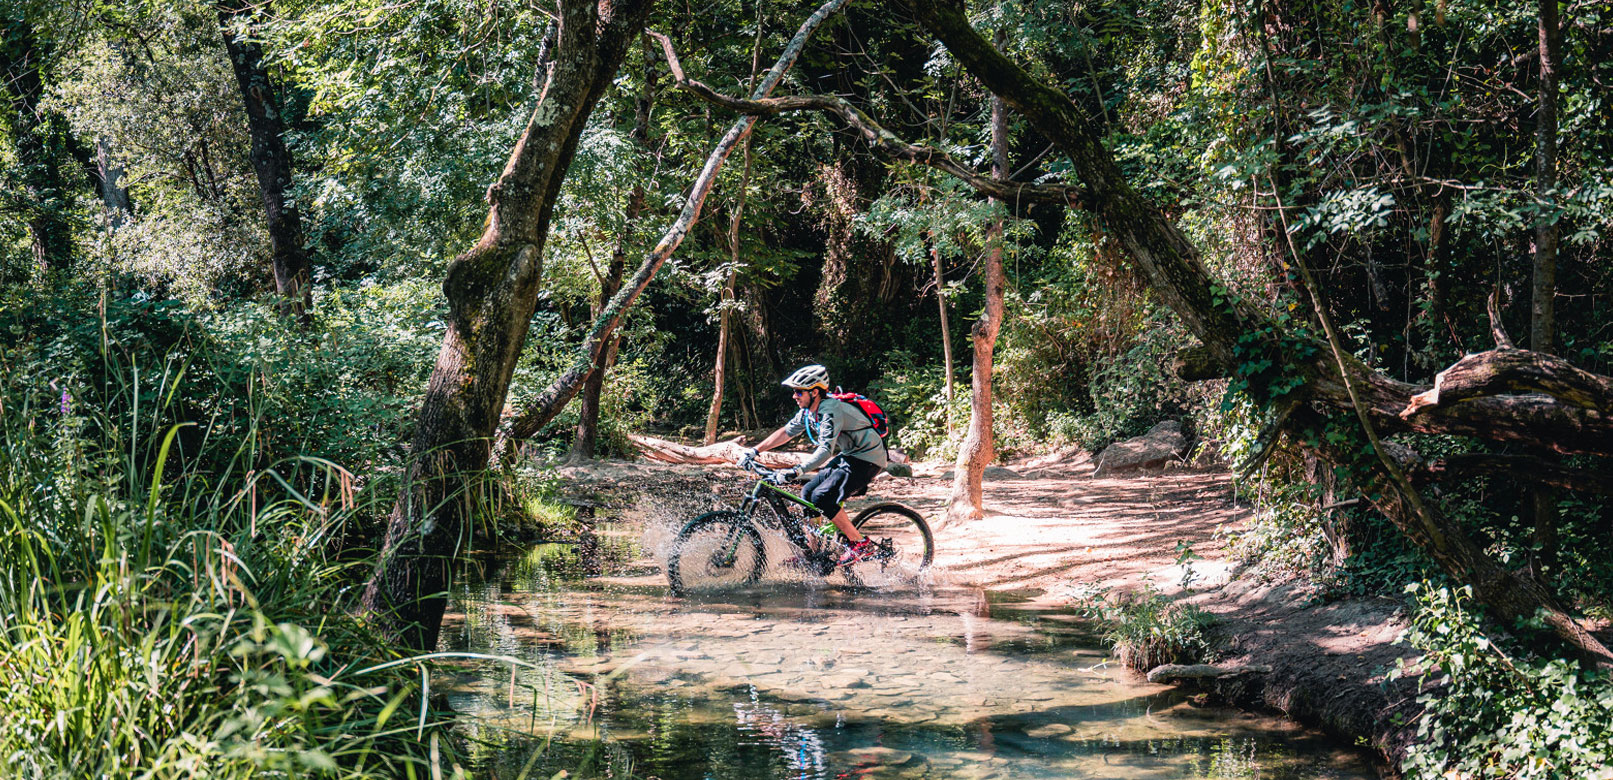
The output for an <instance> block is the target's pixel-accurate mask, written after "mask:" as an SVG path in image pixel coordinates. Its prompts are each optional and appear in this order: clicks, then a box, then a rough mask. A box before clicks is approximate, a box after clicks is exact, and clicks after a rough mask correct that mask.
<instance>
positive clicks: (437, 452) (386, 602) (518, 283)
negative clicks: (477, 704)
mask: <svg viewBox="0 0 1613 780" xmlns="http://www.w3.org/2000/svg"><path fill="white" fill-rule="evenodd" d="M651 5H652V3H651V0H636V1H635V0H615V2H600V0H562V2H561V3H560V21H559V24H560V33H559V41H558V44H557V47H556V55H555V65H554V67H553V69H552V70H551V71H550V74H549V78H548V79H547V81H546V83H545V86H544V91H543V97H542V99H541V100H540V101H539V103H538V106H537V108H536V110H534V111H533V113H532V117H531V119H530V120H529V121H528V123H527V126H526V130H525V131H524V132H523V133H522V135H521V138H520V140H519V141H517V142H516V145H515V149H514V150H513V152H512V153H511V155H510V159H509V161H508V163H507V164H506V165H505V167H504V171H503V173H502V174H501V175H500V176H499V179H498V182H497V183H495V184H494V185H493V186H492V187H490V188H489V189H488V192H487V199H488V201H489V203H490V208H489V212H488V219H487V227H486V229H485V230H484V231H483V233H482V236H481V239H480V240H478V241H477V243H476V245H475V246H474V247H472V248H471V249H470V250H469V251H467V252H465V253H464V254H462V255H460V256H459V257H458V258H456V259H455V260H454V262H453V263H452V264H451V265H450V266H449V269H448V275H447V278H446V279H445V280H444V281H443V292H444V294H445V295H446V296H447V298H448V316H447V318H446V320H447V333H446V334H445V336H444V337H443V346H442V350H441V351H440V352H439V353H438V355H437V365H436V367H435V368H434V369H433V371H432V375H431V380H430V383H429V385H428V387H427V390H426V396H425V400H424V402H423V405H422V408H421V411H420V420H419V423H418V424H417V426H416V428H415V435H414V441H413V444H412V457H413V460H412V462H411V464H410V466H409V469H408V472H407V478H406V480H405V483H404V487H403V493H402V495H400V496H399V498H398V502H397V504H396V505H395V506H394V508H393V510H392V517H391V519H390V521H389V522H388V525H387V532H386V539H385V542H384V543H383V546H382V549H381V555H380V561H379V563H378V564H377V567H376V570H375V573H374V574H373V575H372V576H371V577H370V580H369V582H368V583H367V584H366V587H365V591H364V608H365V609H366V611H368V612H369V613H371V614H372V616H373V617H374V618H375V619H376V620H377V621H378V622H379V623H380V624H381V625H382V626H384V627H385V628H386V629H387V630H389V631H390V632H392V633H393V634H394V635H395V636H396V637H397V639H398V641H399V642H400V643H401V644H402V645H403V646H404V647H405V648H408V649H410V650H416V651H422V650H430V649H432V648H433V647H435V646H436V643H437V633H438V630H439V628H440V627H441V623H442V613H443V608H444V606H445V605H446V598H447V593H448V589H449V586H450V584H451V582H452V571H453V564H454V559H455V557H456V556H457V554H458V552H459V550H460V547H461V545H462V544H463V543H464V541H465V540H466V537H467V535H468V534H467V531H468V522H467V521H468V520H469V519H470V509H471V506H472V503H473V499H474V497H475V494H476V491H477V484H476V482H477V479H476V476H477V475H478V474H479V473H480V472H482V470H483V469H485V468H486V466H487V463H488V455H489V452H490V449H491V447H490V440H491V437H492V435H493V430H494V427H495V426H496V425H497V423H498V420H499V416H500V411H501V410H502V409H503V407H504V401H505V397H506V395H507V392H508V390H509V383H510V376H511V374H512V373H513V371H514V369H515V362H516V359H517V358H518V357H519V356H520V354H521V348H522V345H523V344H524V342H525V340H526V334H527V328H528V325H529V323H530V322H531V318H532V312H533V310H534V308H535V307H536V306H537V295H538V282H539V277H540V273H541V270H542V263H541V257H542V255H543V244H544V240H545V239H546V238H547V234H548V228H549V221H550V218H551V215H552V213H553V210H554V204H555V200H556V198H557V197H558V195H559V192H560V185H561V181H562V179H563V178H564V176H565V173H566V169H567V167H568V166H569V165H570V163H571V159H572V157H573V155H574V154H575V152H576V149H577V142H578V139H579V138H580V137H581V135H582V132H583V129H584V127H585V125H586V123H587V121H588V116H589V114H590V113H592V111H593V108H594V105H595V104H596V103H597V102H598V100H599V97H600V95H602V94H603V93H604V91H605V90H606V89H607V88H609V87H610V85H611V82H612V80H613V79H614V77H615V74H616V70H617V68H618V67H619V66H620V65H621V62H622V59H623V58H624V56H625V54H626V51H627V47H628V45H629V44H630V43H631V42H632V41H633V40H634V39H636V38H637V37H638V34H639V31H640V30H641V29H642V27H643V22H644V19H645V18H646V16H647V15H648V13H649V10H650V7H651ZM607 14H608V16H607ZM590 362H591V361H590Z"/></svg>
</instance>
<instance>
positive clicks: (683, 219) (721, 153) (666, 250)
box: [510, 0, 846, 440]
mask: <svg viewBox="0 0 1613 780" xmlns="http://www.w3.org/2000/svg"><path fill="white" fill-rule="evenodd" d="M845 3H846V0H829V2H827V3H824V4H823V5H822V6H821V7H819V8H818V10H817V11H815V12H813V14H812V15H811V16H809V17H807V20H806V21H805V22H803V23H802V25H801V28H800V29H799V30H797V31H796V33H795V37H794V38H791V39H790V42H789V44H788V45H786V46H785V48H784V53H783V54H781V55H779V58H778V60H777V61H776V62H774V63H773V67H772V68H771V69H770V70H768V72H767V75H766V76H765V77H763V79H762V81H761V83H760V84H757V85H756V88H755V90H753V91H752V96H753V97H754V98H763V97H766V96H767V95H768V94H770V93H771V92H772V91H773V88H774V87H776V86H778V83H779V81H780V80H781V79H783V77H784V72H785V71H786V70H789V68H790V66H791V65H792V64H794V62H795V58H796V57H797V56H798V55H799V54H800V53H801V49H802V48H803V47H805V46H806V42H807V39H808V38H810V37H811V35H812V32H813V31H814V30H816V29H817V28H818V26H819V25H820V24H822V23H823V21H824V20H826V19H828V18H829V16H830V15H832V14H833V13H834V12H836V11H838V10H839V9H840V7H841V6H842V5H845ZM651 35H654V36H656V37H657V38H659V39H660V41H661V46H662V49H663V51H664V53H665V54H666V55H667V64H668V66H669V67H670V68H671V69H672V73H673V77H674V78H675V79H676V80H677V81H679V82H680V83H681V82H683V81H684V80H685V79H684V77H683V68H682V66H681V65H679V64H678V59H677V54H676V53H675V52H674V51H673V50H672V42H671V41H669V40H667V39H666V37H665V36H661V35H659V34H656V33H651ZM755 124H756V117H755V116H745V117H743V118H741V119H739V120H738V121H736V122H734V124H733V125H732V126H731V127H729V128H728V133H727V134H726V135H724V136H723V138H722V140H720V141H718V142H717V146H716V148H714V149H712V150H711V154H709V155H708V156H707V157H706V164H705V167H704V168H703V169H701V171H700V175H699V176H698V177H696V178H695V181H694V184H693V185H692V186H691V187H690V191H689V197H688V199H687V200H686V201H685V202H684V205H683V211H682V212H681V213H680V214H679V215H678V218H677V219H676V220H674V221H673V223H672V225H671V226H670V227H668V228H667V231H666V233H665V234H663V235H662V236H661V240H660V242H658V243H657V244H656V245H655V248H654V249H651V250H650V252H649V254H648V255H646V256H645V258H644V261H643V262H642V263H640V264H639V267H638V271H637V272H636V273H634V274H633V278H632V279H630V280H629V282H628V284H627V286H625V287H623V288H622V290H621V291H620V292H618V293H617V294H616V297H615V298H612V299H611V302H610V304H609V305H608V306H606V307H605V311H604V312H603V313H602V314H600V316H599V317H597V318H595V320H594V326H593V329H592V330H591V331H590V332H589V334H588V335H587V336H586V337H585V338H584V339H583V343H582V345H581V346H580V347H578V349H577V354H576V356H575V357H574V358H573V360H572V363H571V365H570V366H569V367H568V368H567V369H566V370H565V371H564V372H562V373H561V375H560V377H559V378H557V379H556V380H555V381H554V382H552V383H551V384H550V385H549V387H548V388H546V389H545V390H544V391H543V392H542V393H540V394H538V397H537V399H536V400H534V401H533V402H532V404H531V405H530V406H528V407H527V409H526V411H524V412H522V414H521V416H520V417H519V418H517V419H516V421H515V423H514V424H513V426H512V427H511V430H510V437H511V438H512V439H516V440H520V439H528V438H531V437H532V436H533V435H534V434H536V433H537V432H538V431H540V430H542V429H543V426H545V425H548V424H549V421H550V420H553V419H554V418H555V415H558V414H560V411H561V410H562V409H564V408H565V406H566V404H567V403H568V402H569V401H571V399H572V398H573V397H574V396H576V394H577V391H578V390H579V389H580V388H581V387H582V383H583V379H585V378H586V377H587V372H588V369H589V367H590V366H592V365H593V362H594V360H595V359H596V357H597V355H598V354H599V350H601V349H603V348H604V344H605V342H606V340H607V339H609V338H610V335H611V334H612V333H614V332H615V331H616V328H617V327H618V326H619V325H620V324H621V321H622V317H623V316H624V315H625V314H626V313H627V310H628V308H629V307H631V306H632V305H633V302H634V301H635V300H637V299H638V296H639V294H640V293H642V292H644V288H646V287H648V286H649V285H650V280H652V279H654V278H655V274H656V272H657V271H659V270H660V269H661V266H662V265H663V264H664V263H666V261H667V258H669V257H671V256H672V253H673V252H674V251H676V250H677V248H678V245H679V244H681V243H683V239H684V237H685V236H687V235H688V234H689V231H690V230H691V229H692V228H693V227H694V225H695V224H696V223H697V222H698V221H699V220H700V210H701V208H702V207H703V206H704V205H705V202H706V196H707V195H708V194H710V193H711V187H712V185H713V184H715V183H716V180H717V172H718V171H719V170H721V169H722V166H723V163H724V162H726V161H727V160H728V156H729V155H730V154H732V153H733V151H734V147H736V146H738V145H739V143H740V142H741V141H743V140H744V139H745V137H746V136H748V135H750V131H751V128H752V127H754V126H755Z"/></svg>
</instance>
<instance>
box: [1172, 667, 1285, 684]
mask: <svg viewBox="0 0 1613 780" xmlns="http://www.w3.org/2000/svg"><path fill="white" fill-rule="evenodd" d="M1270 673H1271V667H1269V666H1264V665H1255V666H1215V665H1213V664H1162V665H1160V666H1156V667H1154V668H1152V669H1150V670H1148V681H1149V682H1151V683H1159V684H1161V685H1179V684H1181V683H1183V682H1189V681H1191V682H1200V681H1203V680H1216V679H1220V678H1222V677H1232V676H1235V675H1246V674H1270Z"/></svg>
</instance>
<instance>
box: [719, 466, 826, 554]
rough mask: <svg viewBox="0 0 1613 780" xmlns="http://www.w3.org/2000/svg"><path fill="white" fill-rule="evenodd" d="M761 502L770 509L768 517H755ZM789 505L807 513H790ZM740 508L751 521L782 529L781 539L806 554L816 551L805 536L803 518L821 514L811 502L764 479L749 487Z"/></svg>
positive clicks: (805, 525) (805, 528) (807, 536)
mask: <svg viewBox="0 0 1613 780" xmlns="http://www.w3.org/2000/svg"><path fill="white" fill-rule="evenodd" d="M764 503H765V504H767V505H769V506H770V507H772V508H773V512H772V516H771V517H768V516H766V515H763V516H762V517H757V515H756V507H757V506H758V505H759V504H764ZM790 504H794V505H796V506H799V507H801V509H802V510H803V511H804V512H805V513H806V514H805V516H804V517H803V516H798V515H795V514H792V513H791V512H790V511H789V505H790ZM739 511H740V512H741V513H742V514H744V515H745V516H746V517H748V518H750V520H751V522H752V523H754V524H757V525H761V526H763V527H767V528H775V529H776V530H779V531H783V532H784V538H786V539H788V540H790V543H791V544H793V545H795V546H796V547H799V548H801V549H802V550H803V551H805V552H808V553H815V552H816V551H815V550H814V549H813V547H812V543H811V541H810V537H809V535H808V531H807V524H806V521H807V520H808V519H810V518H813V517H822V516H823V512H821V511H819V509H818V507H817V506H816V505H814V504H813V503H812V502H811V501H808V500H806V499H804V498H802V497H800V496H798V495H796V494H795V493H792V492H790V491H788V490H785V489H784V488H782V487H780V486H778V485H775V484H773V483H772V482H770V481H768V480H767V479H759V480H756V484H755V485H754V486H753V487H751V489H750V493H748V494H747V495H746V496H745V500H744V501H743V502H741V503H740V506H739Z"/></svg>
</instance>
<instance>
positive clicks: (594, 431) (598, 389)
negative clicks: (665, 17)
mask: <svg viewBox="0 0 1613 780" xmlns="http://www.w3.org/2000/svg"><path fill="white" fill-rule="evenodd" d="M656 82H657V76H656V69H655V47H654V46H651V45H650V42H649V40H648V39H645V40H644V89H643V91H642V92H641V93H640V94H639V98H638V100H637V101H634V106H633V134H632V137H633V143H635V144H637V145H638V147H639V148H640V149H642V150H644V151H646V152H648V151H650V114H651V112H652V111H654V109H655V92H656ZM643 213H644V185H643V183H639V184H635V185H633V193H632V195H630V196H628V199H627V212H626V214H625V215H624V216H625V217H626V219H624V220H623V222H622V224H624V225H626V226H628V227H627V230H628V231H631V230H632V226H633V225H636V224H638V220H639V216H640V215H642V214H643ZM627 242H628V233H627V232H624V233H623V234H622V235H621V236H618V237H617V239H616V249H615V250H614V251H612V252H611V258H610V271H609V272H608V273H607V275H606V278H605V280H604V281H603V282H601V285H600V290H599V300H598V301H596V302H595V304H594V306H593V309H592V313H593V316H594V318H596V319H597V318H598V317H599V315H600V314H602V313H603V312H604V311H605V306H606V304H607V303H609V302H610V299H611V298H613V297H615V295H616V293H617V291H619V290H621V289H622V274H624V273H625V272H626V271H627ZM621 340H622V339H621V336H620V335H615V334H613V335H612V336H611V337H610V339H609V340H608V342H607V343H606V345H605V349H603V350H601V351H600V354H599V356H598V357H597V358H596V359H595V360H594V368H593V373H590V374H589V375H588V381H587V382H585V383H584V384H583V389H582V401H581V403H582V406H581V407H580V408H579V409H578V410H577V432H576V435H575V436H574V437H573V439H572V441H571V454H570V455H569V456H568V458H567V459H568V460H570V461H571V462H573V463H577V462H581V461H584V460H590V459H592V458H593V457H594V452H595V451H596V450H597V449H598V444H599V397H600V394H601V393H603V392H604V390H605V375H606V374H607V373H609V372H610V368H611V366H613V365H615V364H616V346H617V345H618V344H620V343H621Z"/></svg>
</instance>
